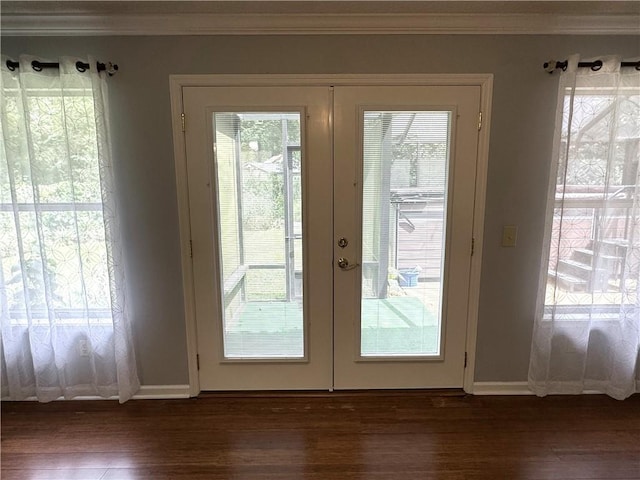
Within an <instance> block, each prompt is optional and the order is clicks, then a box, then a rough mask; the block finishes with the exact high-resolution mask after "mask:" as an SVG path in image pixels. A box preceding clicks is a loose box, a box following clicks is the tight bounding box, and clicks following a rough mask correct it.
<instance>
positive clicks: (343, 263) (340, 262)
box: [338, 257, 360, 271]
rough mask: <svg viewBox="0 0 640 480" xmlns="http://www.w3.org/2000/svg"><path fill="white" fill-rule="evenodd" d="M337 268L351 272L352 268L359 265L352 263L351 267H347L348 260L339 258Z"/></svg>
mask: <svg viewBox="0 0 640 480" xmlns="http://www.w3.org/2000/svg"><path fill="white" fill-rule="evenodd" d="M338 266H339V267H340V269H341V270H344V271H347V270H353V269H354V268H358V267H359V266H360V264H359V263H354V264H353V265H349V260H347V259H346V258H344V257H340V258H339V259H338Z"/></svg>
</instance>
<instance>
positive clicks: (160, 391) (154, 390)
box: [133, 385, 191, 400]
mask: <svg viewBox="0 0 640 480" xmlns="http://www.w3.org/2000/svg"><path fill="white" fill-rule="evenodd" d="M190 396H191V395H189V385H141V386H140V390H138V393H136V394H135V395H134V396H133V400H154V399H171V398H189V397H190Z"/></svg>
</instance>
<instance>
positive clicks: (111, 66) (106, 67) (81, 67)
mask: <svg viewBox="0 0 640 480" xmlns="http://www.w3.org/2000/svg"><path fill="white" fill-rule="evenodd" d="M96 66H97V67H98V71H99V72H107V73H108V74H109V76H110V77H112V76H113V75H115V73H116V72H117V71H118V65H116V64H115V63H111V62H109V63H107V64H105V63H102V62H96ZM89 67H90V65H89V64H88V63H84V62H76V68H77V69H78V71H79V72H86V71H87V70H89ZM7 68H8V69H9V70H11V71H12V72H13V71H15V70H16V68H20V62H14V61H12V60H7ZM31 68H33V69H34V70H35V71H36V72H41V71H42V70H43V69H45V68H60V64H59V63H58V62H39V61H37V60H34V61H33V62H31Z"/></svg>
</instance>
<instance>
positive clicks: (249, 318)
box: [213, 112, 304, 359]
mask: <svg viewBox="0 0 640 480" xmlns="http://www.w3.org/2000/svg"><path fill="white" fill-rule="evenodd" d="M213 123H214V130H215V139H214V141H215V148H216V155H215V156H216V180H217V188H216V191H217V197H218V198H217V205H218V219H219V220H218V221H219V245H220V247H219V248H220V265H221V267H222V268H221V272H220V274H221V276H222V278H221V285H222V286H223V292H222V295H223V305H224V310H223V317H224V318H223V342H224V357H225V358H230V359H240V358H301V357H303V356H304V336H303V314H302V312H303V308H302V263H303V262H302V189H301V177H300V174H301V151H300V113H298V112H295V113H281V112H260V113H232V112H223V113H214V122H213Z"/></svg>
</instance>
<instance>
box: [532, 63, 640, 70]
mask: <svg viewBox="0 0 640 480" xmlns="http://www.w3.org/2000/svg"><path fill="white" fill-rule="evenodd" d="M602 65H603V63H602V60H596V61H595V62H578V68H590V69H591V70H593V71H594V72H597V71H598V70H600V69H601V68H602ZM568 66H569V61H568V60H565V61H564V62H556V61H554V60H550V61H548V62H545V63H544V65H543V67H544V69H545V70H546V71H547V72H549V73H553V71H554V70H562V71H563V72H564V71H565V70H566V69H567V67H568ZM620 66H621V67H635V69H636V70H640V61H639V62H620Z"/></svg>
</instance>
